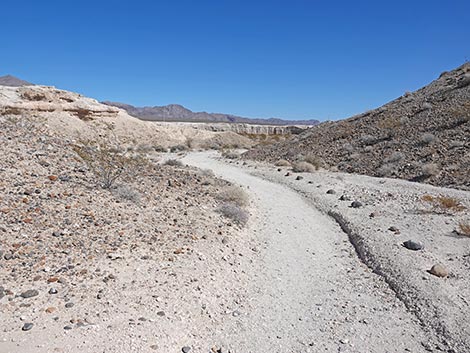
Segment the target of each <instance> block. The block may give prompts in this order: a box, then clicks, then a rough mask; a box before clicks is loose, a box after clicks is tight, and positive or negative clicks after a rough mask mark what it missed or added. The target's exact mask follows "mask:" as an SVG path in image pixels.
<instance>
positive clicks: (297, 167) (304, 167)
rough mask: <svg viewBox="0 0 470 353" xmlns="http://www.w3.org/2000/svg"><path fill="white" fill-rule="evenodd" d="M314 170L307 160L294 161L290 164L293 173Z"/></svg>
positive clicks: (311, 171)
mask: <svg viewBox="0 0 470 353" xmlns="http://www.w3.org/2000/svg"><path fill="white" fill-rule="evenodd" d="M315 170H317V168H315V166H314V165H312V164H310V163H308V162H296V163H294V164H293V165H292V171H293V172H295V173H313V172H315Z"/></svg>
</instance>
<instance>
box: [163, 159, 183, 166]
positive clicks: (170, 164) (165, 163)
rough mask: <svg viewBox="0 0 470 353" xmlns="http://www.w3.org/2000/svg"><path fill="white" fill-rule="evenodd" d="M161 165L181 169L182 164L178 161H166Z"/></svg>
mask: <svg viewBox="0 0 470 353" xmlns="http://www.w3.org/2000/svg"><path fill="white" fill-rule="evenodd" d="M162 164H163V165H169V166H172V167H182V166H183V162H181V161H180V160H178V159H167V160H166V161H164V162H163V163H162Z"/></svg>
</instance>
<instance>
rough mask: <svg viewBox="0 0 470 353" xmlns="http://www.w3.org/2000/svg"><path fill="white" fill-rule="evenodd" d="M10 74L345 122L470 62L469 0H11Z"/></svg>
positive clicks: (3, 60)
mask: <svg viewBox="0 0 470 353" xmlns="http://www.w3.org/2000/svg"><path fill="white" fill-rule="evenodd" d="M1 12H2V16H1V21H0V39H1V46H0V48H1V49H0V50H1V51H0V75H3V74H13V75H16V76H19V77H20V78H23V79H26V80H29V81H31V82H34V83H41V84H48V85H54V86H56V87H59V88H63V89H68V90H72V91H76V92H80V93H82V94H84V95H87V96H91V97H94V98H96V99H99V100H114V101H120V102H126V103H130V104H134V105H165V104H169V103H179V104H183V105H185V106H187V107H188V108H190V109H192V110H195V111H202V110H205V111H209V112H223V113H232V114H237V115H242V116H251V117H283V118H287V119H303V118H305V119H307V118H318V119H321V120H325V119H339V118H345V117H348V116H350V115H353V114H355V113H359V112H362V111H365V110H368V109H371V108H374V107H377V106H380V105H382V104H383V103H385V102H387V101H389V100H391V99H394V98H396V97H398V96H400V95H401V94H403V93H404V92H405V91H410V90H415V89H417V88H419V87H421V86H423V85H425V84H427V83H428V82H430V81H431V80H433V79H435V78H437V77H438V75H439V74H440V73H441V72H442V71H444V70H450V69H453V68H455V67H457V66H459V65H461V64H462V63H464V61H465V60H470V45H469V38H470V1H468V0H466V1H463V0H457V1H451V0H450V1H442V0H439V1H436V0H427V1H421V0H420V1H412V0H408V1H402V0H396V1H387V2H385V1H377V0H375V1H314V0H311V1H301V0H289V1H287V0H286V1H275V0H272V1H244V0H243V1H240V0H239V1H235V0H227V1H224V0H218V1H204V0H199V1H194V0H193V1H178V0H174V1H169V0H168V1H138V0H135V1H120V2H118V1H98V0H95V1H88V0H81V1H74V2H70V1H60V2H59V1H55V0H51V1H26V0H24V1H13V0H8V1H4V2H3V3H2V6H1Z"/></svg>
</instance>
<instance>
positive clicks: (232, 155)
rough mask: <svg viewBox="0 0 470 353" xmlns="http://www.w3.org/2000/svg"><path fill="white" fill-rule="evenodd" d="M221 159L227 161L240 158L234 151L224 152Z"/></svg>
mask: <svg viewBox="0 0 470 353" xmlns="http://www.w3.org/2000/svg"><path fill="white" fill-rule="evenodd" d="M222 157H224V158H227V159H238V158H239V157H240V154H238V153H237V152H234V151H224V152H222Z"/></svg>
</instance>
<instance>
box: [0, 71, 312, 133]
mask: <svg viewBox="0 0 470 353" xmlns="http://www.w3.org/2000/svg"><path fill="white" fill-rule="evenodd" d="M30 85H33V83H30V82H28V81H24V80H21V79H19V78H17V77H15V76H11V75H6V76H1V77H0V86H11V87H20V86H30ZM102 103H103V104H106V105H109V106H114V107H118V108H121V109H124V110H126V111H127V113H128V114H129V115H132V116H134V117H136V118H139V119H141V120H150V121H182V122H204V123H214V122H215V123H243V124H257V125H281V126H282V125H317V124H318V123H319V121H318V120H314V119H310V120H284V119H276V118H271V119H256V118H243V117H240V116H236V115H231V114H221V113H206V112H193V111H191V110H189V109H187V108H185V107H183V106H182V105H179V104H169V105H165V106H161V107H159V106H155V107H134V106H132V105H130V104H125V103H118V102H102Z"/></svg>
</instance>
